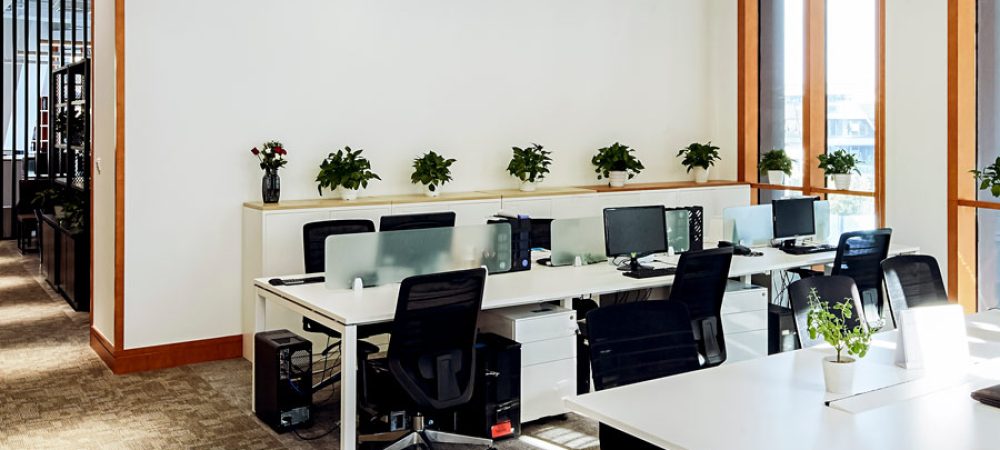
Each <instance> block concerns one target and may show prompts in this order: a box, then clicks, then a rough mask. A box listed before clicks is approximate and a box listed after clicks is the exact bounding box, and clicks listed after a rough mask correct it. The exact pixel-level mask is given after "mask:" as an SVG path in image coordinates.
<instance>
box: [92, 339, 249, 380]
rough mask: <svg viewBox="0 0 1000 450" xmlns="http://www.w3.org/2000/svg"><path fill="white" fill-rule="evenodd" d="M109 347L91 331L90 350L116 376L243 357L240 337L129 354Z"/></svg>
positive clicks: (142, 350)
mask: <svg viewBox="0 0 1000 450" xmlns="http://www.w3.org/2000/svg"><path fill="white" fill-rule="evenodd" d="M110 345H111V344H110V343H109V342H108V341H107V339H105V338H104V336H103V335H101V333H100V332H99V331H97V329H94V328H91V331H90V347H91V348H92V349H93V350H94V352H96V353H97V355H98V356H100V357H101V359H102V360H103V361H104V363H105V364H106V365H107V366H108V368H110V369H111V371H112V372H113V373H115V374H116V375H122V374H126V373H134V372H144V371H148V370H157V369H167V368H170V367H177V366H182V365H186V364H195V363H200V362H208V361H219V360H224V359H234V358H241V357H242V356H243V335H242V334H238V335H235V336H225V337H220V338H213V339H203V340H198V341H190V342H178V343H174V344H165V345H157V346H153V347H143V348H136V349H130V350H118V351H115V350H114V349H109V348H108V347H109V346H110Z"/></svg>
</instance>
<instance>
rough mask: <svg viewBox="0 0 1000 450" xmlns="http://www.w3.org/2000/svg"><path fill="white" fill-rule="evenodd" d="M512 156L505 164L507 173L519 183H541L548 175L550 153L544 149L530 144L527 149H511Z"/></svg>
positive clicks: (550, 161)
mask: <svg viewBox="0 0 1000 450" xmlns="http://www.w3.org/2000/svg"><path fill="white" fill-rule="evenodd" d="M512 148H513V150H514V156H513V157H511V159H510V163H509V164H507V173H509V174H511V175H512V176H514V177H517V179H519V180H521V181H528V182H532V183H534V182H536V181H541V180H543V179H544V178H545V176H546V175H548V173H549V165H550V164H552V158H551V157H549V155H551V154H552V152H550V151H547V150H543V149H544V147H542V146H541V145H538V144H531V145H530V146H528V147H525V148H520V147H512Z"/></svg>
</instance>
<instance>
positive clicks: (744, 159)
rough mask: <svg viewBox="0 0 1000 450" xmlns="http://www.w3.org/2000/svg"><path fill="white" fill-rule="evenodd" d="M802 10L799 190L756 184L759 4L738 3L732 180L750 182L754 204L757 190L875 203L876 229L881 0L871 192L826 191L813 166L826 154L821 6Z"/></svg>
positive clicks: (881, 200)
mask: <svg viewBox="0 0 1000 450" xmlns="http://www.w3.org/2000/svg"><path fill="white" fill-rule="evenodd" d="M803 1H804V2H805V3H804V10H805V13H804V14H805V16H806V21H805V26H804V34H805V35H806V38H805V39H806V42H805V45H804V46H803V49H804V52H805V55H804V60H805V62H806V64H805V67H804V71H803V76H804V78H805V80H806V81H805V83H806V84H805V86H804V89H803V99H802V118H803V133H802V150H803V159H804V161H803V165H802V168H803V185H802V186H779V185H774V184H767V183H761V182H760V171H759V169H758V162H759V160H760V145H759V144H760V143H759V138H760V130H759V127H760V1H759V0H739V4H738V9H737V14H738V19H739V24H738V27H739V28H738V32H737V33H738V37H739V43H738V46H739V48H738V53H737V57H738V61H737V64H738V70H739V79H738V88H737V94H738V96H739V99H738V108H737V114H738V126H737V128H738V129H737V133H738V134H739V136H738V141H737V153H738V158H739V163H738V170H737V176H738V177H739V181H741V182H745V183H749V184H750V187H751V199H752V202H753V203H756V202H757V201H758V200H757V199H758V198H759V193H760V190H762V189H763V190H785V191H797V192H801V193H802V194H803V195H819V196H821V197H824V198H825V197H826V195H828V194H837V195H850V196H857V197H870V198H874V199H875V216H876V223H877V224H878V226H880V227H881V226H885V214H884V212H885V151H884V149H885V126H884V124H885V0H878V4H877V8H878V10H877V14H876V20H877V24H876V25H877V27H876V36H877V39H878V43H877V45H878V49H877V62H876V71H877V74H876V82H877V86H875V89H876V93H875V98H876V102H875V181H874V183H875V184H874V189H873V191H855V190H837V189H830V188H828V187H827V186H826V179H825V176H824V174H823V173H822V172H821V171H820V170H818V169H817V168H816V167H815V161H816V158H817V157H818V156H819V155H820V154H823V153H825V152H826V136H827V129H826V127H827V123H826V2H827V0H803Z"/></svg>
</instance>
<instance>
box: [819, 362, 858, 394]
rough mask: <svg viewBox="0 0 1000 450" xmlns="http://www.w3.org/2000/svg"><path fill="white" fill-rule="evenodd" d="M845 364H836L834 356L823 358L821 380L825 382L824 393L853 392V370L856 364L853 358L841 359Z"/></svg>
mask: <svg viewBox="0 0 1000 450" xmlns="http://www.w3.org/2000/svg"><path fill="white" fill-rule="evenodd" d="M841 359H843V360H844V361H845V362H840V363H838V362H836V361H837V357H836V356H828V357H826V358H823V379H824V380H825V381H826V391H827V392H833V393H835V394H852V393H853V391H854V369H855V368H856V367H857V365H858V364H857V362H855V360H854V358H851V357H848V356H845V357H842V358H841Z"/></svg>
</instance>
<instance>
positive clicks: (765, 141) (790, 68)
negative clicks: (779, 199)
mask: <svg viewBox="0 0 1000 450" xmlns="http://www.w3.org/2000/svg"><path fill="white" fill-rule="evenodd" d="M804 24H805V16H804V10H803V0H761V2H760V156H761V157H763V155H764V154H765V153H767V152H768V151H770V150H772V149H779V148H780V149H784V150H785V152H787V153H788V155H789V156H790V157H791V158H792V159H793V160H795V161H796V163H795V164H793V165H792V177H791V180H787V181H786V184H789V185H794V186H801V185H802V155H803V152H802V128H803V124H802V89H803V67H804V66H803V61H804V58H803V55H804V53H803V44H804V34H803V30H804ZM760 181H761V182H765V183H766V182H770V180H768V179H767V174H766V173H762V174H761V178H760ZM761 195H762V197H761V201H762V202H764V198H763V192H761ZM767 201H770V199H767Z"/></svg>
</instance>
